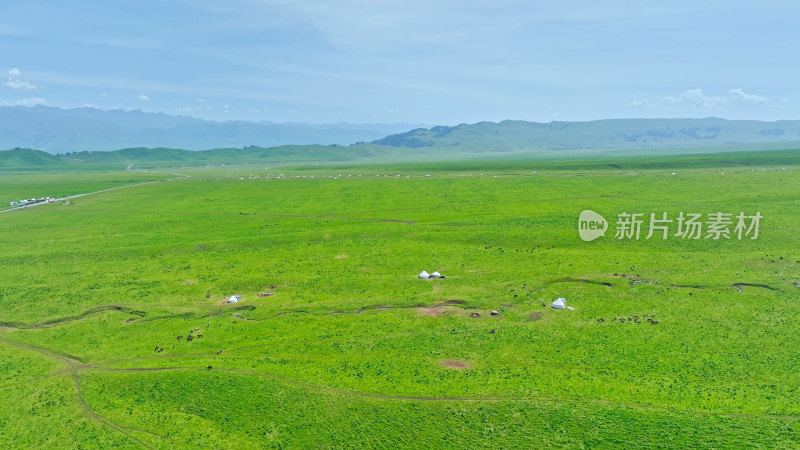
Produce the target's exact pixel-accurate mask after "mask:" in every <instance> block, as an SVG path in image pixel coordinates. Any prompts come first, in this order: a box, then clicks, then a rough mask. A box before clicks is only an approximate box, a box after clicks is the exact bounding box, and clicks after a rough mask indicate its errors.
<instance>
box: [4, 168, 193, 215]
mask: <svg viewBox="0 0 800 450" xmlns="http://www.w3.org/2000/svg"><path fill="white" fill-rule="evenodd" d="M148 173H156V174H158V173H160V172H148ZM167 175H175V178H168V179H166V180H153V181H143V182H140V183H133V184H126V185H125V186H117V187H113V188H108V189H101V190H99V191H94V192H84V193H82V194H75V195H68V196H66V197H60V198H57V199H54V200H53V201H50V202H41V203H34V204H32V205H23V206H17V207H14V208H8V209H2V210H0V213H7V212H10V211H16V210H19V209H28V208H33V207H34V206H39V205H48V204H51V203H55V202H61V201H65V200H72V199H74V198H79V197H86V196H87V195H95V194H102V193H103V192H111V191H116V190H119V189H125V188H130V187H135V186H144V185H146V184H153V183H161V182H164V181H175V180H182V179H186V178H189V177H190V175H179V174H175V173H170V174H167Z"/></svg>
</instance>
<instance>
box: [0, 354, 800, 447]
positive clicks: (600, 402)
mask: <svg viewBox="0 0 800 450" xmlns="http://www.w3.org/2000/svg"><path fill="white" fill-rule="evenodd" d="M0 342H5V343H7V344H10V345H14V346H17V347H20V348H24V349H27V350H30V351H35V352H39V353H42V354H44V355H46V356H48V357H50V358H53V359H56V360H58V361H60V362H62V363H68V364H69V367H68V369H67V370H65V371H62V372H64V373H68V374H69V376H70V377H71V378H72V380H73V382H74V383H75V388H76V392H77V397H78V402H79V404H80V405H81V408H82V409H83V410H84V411H85V412H86V413H87V414H89V415H90V416H91V417H92V418H93V419H95V420H96V421H97V422H99V423H101V424H103V425H105V426H108V427H109V428H112V429H114V430H117V431H118V432H120V433H122V434H124V435H125V436H127V437H129V438H130V439H131V440H133V441H134V442H136V443H138V444H139V445H141V446H143V447H145V448H150V447H149V446H148V445H147V444H145V443H144V442H142V441H141V440H139V439H138V438H136V437H135V436H133V435H131V434H130V433H129V432H127V431H126V430H128V431H137V432H142V433H147V434H151V435H153V436H158V437H161V436H160V435H158V434H157V433H154V432H152V431H148V430H143V429H139V428H135V427H125V426H121V425H119V424H117V423H115V422H113V421H111V420H109V419H108V418H106V417H104V416H101V415H99V414H97V413H96V412H94V411H93V410H92V409H91V408H90V407H89V406H88V405H87V404H86V401H85V400H84V399H83V396H82V395H81V386H80V376H79V372H80V371H84V370H85V371H105V372H119V373H130V374H135V373H159V372H173V371H174V372H177V371H194V372H211V371H212V370H214V371H222V372H228V373H238V374H243V375H256V376H263V377H266V378H270V379H272V380H275V381H279V382H282V383H285V384H291V385H294V386H299V387H302V388H305V389H309V390H314V391H318V392H326V393H330V394H335V395H340V396H347V397H359V398H371V399H377V400H392V401H419V402H465V403H497V402H523V403H525V402H529V403H533V402H537V403H550V404H564V403H572V404H577V403H578V402H580V403H591V404H594V405H597V406H604V407H612V408H629V409H636V410H647V411H656V412H664V413H686V414H696V415H712V416H717V417H731V418H756V419H771V420H793V421H796V420H800V415H792V414H782V415H771V414H752V413H722V412H715V411H707V410H692V409H679V408H668V407H662V406H653V405H642V404H636V403H624V402H611V401H608V400H604V399H580V400H575V399H562V398H554V397H546V396H537V397H498V396H480V397H455V396H451V397H445V396H417V395H395V394H380V393H374V392H363V391H349V390H344V389H338V388H333V387H330V386H323V385H316V384H313V383H309V382H306V381H303V380H298V379H294V378H288V377H284V376H280V375H276V374H272V373H269V372H266V371H260V370H256V369H236V368H219V367H218V368H211V367H210V366H209V367H208V368H198V367H134V368H120V369H118V368H112V367H105V366H103V365H100V364H80V365H79V364H77V363H76V362H77V361H80V360H79V359H77V358H75V357H72V356H69V355H62V354H58V353H54V352H52V351H50V350H48V349H45V348H42V347H35V346H31V345H28V344H23V343H19V342H14V341H10V340H8V339H5V338H0ZM247 347H253V346H247ZM243 348H245V347H242V348H235V349H232V350H231V351H235V350H240V349H243ZM197 355H198V356H212V355H213V354H212V353H207V354H205V353H203V354H197ZM185 356H192V355H188V354H181V355H164V357H167V358H169V357H185ZM136 359H140V358H132V359H130V360H129V361H132V360H136ZM124 361H126V360H116V361H110V362H107V363H105V364H109V363H115V362H124ZM101 364H102V363H101Z"/></svg>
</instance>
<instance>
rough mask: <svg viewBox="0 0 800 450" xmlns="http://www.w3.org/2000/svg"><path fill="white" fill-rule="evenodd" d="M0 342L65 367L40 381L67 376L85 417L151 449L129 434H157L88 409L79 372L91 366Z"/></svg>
mask: <svg viewBox="0 0 800 450" xmlns="http://www.w3.org/2000/svg"><path fill="white" fill-rule="evenodd" d="M0 342H2V343H4V344H7V345H11V346H14V347H17V348H21V349H23V350H28V351H31V352H36V353H40V354H42V355H45V356H46V357H48V358H50V359H53V360H55V361H57V362H59V363H60V364H61V365H62V366H65V367H64V368H63V369H62V370H60V371H57V372H55V373H53V374H50V375H49V376H47V377H44V378H40V379H46V378H50V377H55V376H61V375H67V376H69V377H70V379H71V380H72V382H73V383H74V385H75V392H76V399H77V401H78V405H79V406H80V407H81V409H82V410H83V412H84V413H85V414H86V415H88V416H89V417H91V418H92V419H94V420H95V421H96V422H98V423H100V424H101V425H104V426H106V427H108V428H111V429H112V430H116V431H118V432H119V433H122V434H123V435H125V436H127V437H128V438H129V439H131V440H132V441H134V442H135V443H137V444H139V445H140V446H142V447H144V448H151V447H150V446H149V445H147V444H145V443H144V442H142V441H141V440H139V439H138V438H137V437H136V436H134V435H133V434H131V433H130V432H131V431H138V432H141V433H148V434H151V435H153V436H159V435H158V434H156V433H153V432H152V431H148V430H143V429H140V428H135V427H126V426H122V425H119V424H117V423H116V422H114V421H112V420H110V419H108V418H107V417H104V416H102V415H100V414H98V413H97V412H95V411H94V410H92V408H90V407H89V405H88V404H87V403H86V400H85V399H84V398H83V395H82V393H81V379H80V375H79V372H80V371H81V370H88V369H92V368H93V367H94V366H92V365H90V364H85V363H84V362H83V360H82V359H80V358H78V357H75V356H72V355H66V354H61V353H56V352H53V351H51V350H48V349H46V348H44V347H36V346H33V345H29V344H25V343H22V342H17V341H12V340H10V339H6V338H3V337H0ZM32 381H35V380H27V382H28V383H30V382H32ZM126 430H127V431H126Z"/></svg>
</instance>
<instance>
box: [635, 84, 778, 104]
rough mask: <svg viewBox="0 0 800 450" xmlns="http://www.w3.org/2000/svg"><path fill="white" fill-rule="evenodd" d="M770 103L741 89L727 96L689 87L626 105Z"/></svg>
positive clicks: (729, 92)
mask: <svg viewBox="0 0 800 450" xmlns="http://www.w3.org/2000/svg"><path fill="white" fill-rule="evenodd" d="M770 103H772V101H771V100H770V99H768V98H767V97H762V96H760V95H755V94H748V93H746V92H745V91H744V90H742V89H739V88H737V89H731V90H729V91H728V95H727V96H713V95H706V94H705V93H703V91H702V89H689V90H687V91H684V92H683V93H681V94H680V95H677V96H675V97H672V96H668V97H663V98H661V99H659V100H655V101H651V100H648V99H640V100H633V101H631V102H628V103H627V106H631V107H634V108H650V107H663V106H679V107H680V106H683V107H689V108H703V109H719V108H724V107H726V106H728V105H730V104H739V105H767V104H770Z"/></svg>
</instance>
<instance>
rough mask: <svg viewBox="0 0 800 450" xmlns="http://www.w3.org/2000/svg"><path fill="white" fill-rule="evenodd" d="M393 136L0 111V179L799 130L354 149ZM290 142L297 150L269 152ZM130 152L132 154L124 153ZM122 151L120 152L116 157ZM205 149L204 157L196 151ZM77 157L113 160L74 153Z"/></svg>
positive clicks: (368, 128) (665, 130)
mask: <svg viewBox="0 0 800 450" xmlns="http://www.w3.org/2000/svg"><path fill="white" fill-rule="evenodd" d="M398 126H401V125H347V124H340V125H309V124H274V123H267V122H259V123H256V122H209V121H204V120H200V119H192V118H188V117H175V116H169V115H166V114H150V113H143V112H141V111H100V110H96V109H89V108H83V109H72V110H62V109H57V108H48V107H41V106H39V107H32V108H18V107H12V108H0V148H2V147H6V148H10V147H13V148H14V149H13V150H6V151H0V170H49V169H50V168H53V169H57V168H68V167H73V168H78V167H84V168H87V167H88V168H98V169H100V168H108V169H118V168H125V167H128V168H131V167H135V168H148V167H164V166H176V165H201V164H227V163H265V162H269V163H305V162H311V161H317V162H319V161H325V162H389V161H421V160H428V161H432V160H438V161H442V162H444V163H446V162H448V161H454V160H457V159H464V158H483V157H497V156H511V157H517V156H519V157H525V156H526V155H532V154H567V153H569V154H572V155H575V154H588V153H593V154H594V155H598V154H606V155H612V154H616V153H619V152H623V153H630V152H636V153H640V154H654V155H655V154H659V153H664V152H672V153H675V152H684V149H685V150H687V151H688V150H691V151H694V152H697V151H706V150H703V149H712V150H713V151H714V152H718V151H726V152H727V151H743V150H767V149H780V148H784V149H785V148H800V121H795V120H792V121H778V122H759V121H750V120H725V119H718V118H706V119H612V120H598V121H593V122H551V123H535V122H523V121H511V120H507V121H503V122H499V123H494V122H481V123H476V124H463V125H458V126H453V127H447V126H436V127H433V128H429V129H427V128H414V129H412V130H411V131H405V132H403V133H396V134H389V135H388V136H387V135H386V134H388V133H385V134H380V135H379V138H376V139H374V140H372V141H371V142H356V141H364V140H365V136H370V135H372V136H374V135H376V134H379V133H382V132H381V130H388V129H392V128H395V127H398ZM359 127H360V128H359ZM347 136H351V138H349V139H350V140H349V141H346V142H345V143H348V144H350V145H339V144H338V143H335V142H331V141H344V140H347V139H348V138H347ZM292 141H294V142H298V143H300V144H298V145H276V144H275V143H280V142H292ZM245 142H266V144H261V145H246V144H243V143H245ZM350 142H355V143H350ZM127 143H135V146H133V145H131V146H126V144H127ZM320 143H328V145H320ZM120 147H125V148H123V149H121V150H113V149H116V148H120ZM215 147H216V148H215ZM30 148H33V149H38V150H32V149H30ZM205 148H207V149H208V150H203V151H196V150H197V149H205ZM41 149H45V150H48V151H49V152H51V153H52V152H54V151H57V152H58V153H61V154H59V155H53V154H51V153H48V152H43V151H40V150H41ZM79 149H97V150H113V151H77V152H76V150H79Z"/></svg>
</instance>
